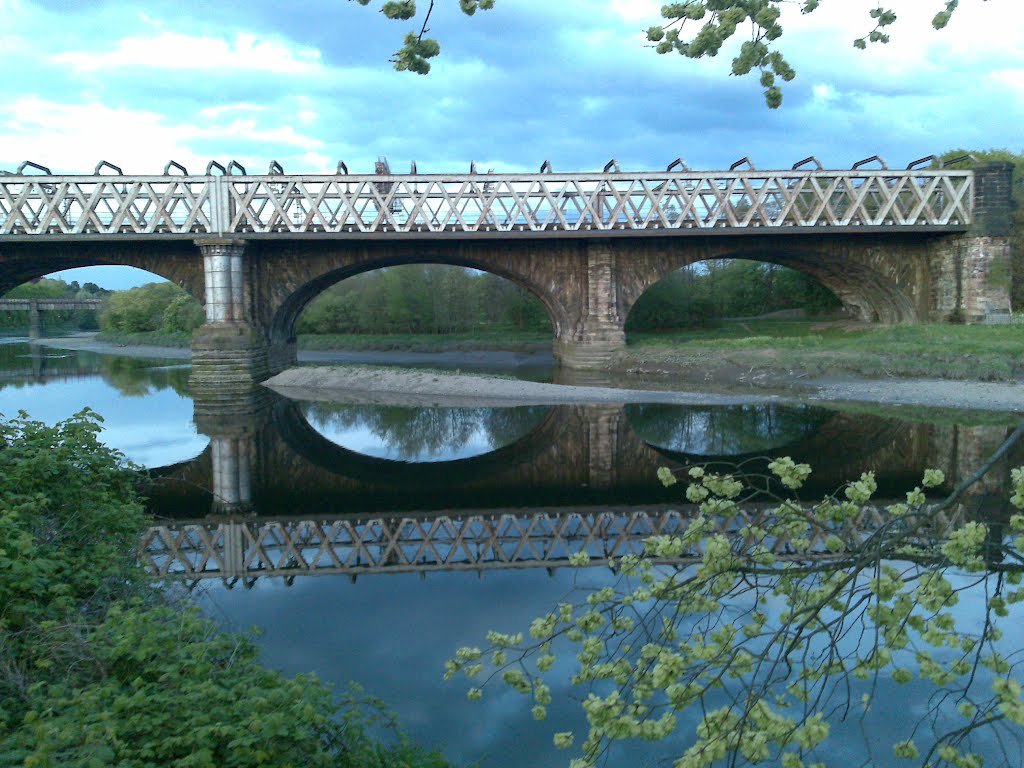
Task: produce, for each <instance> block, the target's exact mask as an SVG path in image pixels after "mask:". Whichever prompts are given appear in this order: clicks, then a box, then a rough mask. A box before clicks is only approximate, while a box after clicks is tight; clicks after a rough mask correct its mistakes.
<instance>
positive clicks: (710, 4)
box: [350, 0, 960, 109]
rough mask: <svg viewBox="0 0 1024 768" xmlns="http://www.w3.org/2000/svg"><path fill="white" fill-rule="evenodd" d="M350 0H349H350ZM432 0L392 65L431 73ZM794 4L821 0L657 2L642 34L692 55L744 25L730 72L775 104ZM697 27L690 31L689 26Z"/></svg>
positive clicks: (395, 11) (709, 51) (804, 7)
mask: <svg viewBox="0 0 1024 768" xmlns="http://www.w3.org/2000/svg"><path fill="white" fill-rule="evenodd" d="M350 1H351V0H350ZM356 2H358V3H359V4H360V5H369V4H370V2H371V0H356ZM435 2H436V0H429V6H428V7H427V12H426V14H425V15H424V16H423V22H422V24H421V26H420V29H419V31H418V32H416V31H411V32H408V33H407V34H406V36H405V39H404V41H403V45H402V47H401V48H399V49H398V51H396V52H395V55H394V56H393V57H392V58H391V61H392V63H393V64H394V65H395V69H397V70H399V71H409V72H415V73H417V74H420V75H425V74H427V73H428V72H430V62H429V61H428V59H432V58H434V57H436V56H437V55H438V54H439V53H440V52H441V46H440V44H439V43H438V41H437V40H436V39H434V38H432V37H427V33H428V32H429V31H430V30H429V27H428V23H429V21H430V15H431V13H432V12H433V10H434V4H435ZM941 2H942V10H940V11H938V12H937V13H936V14H935V16H934V18H933V19H932V26H933V27H934V28H935V29H943V28H945V27H946V26H947V25H948V24H949V21H950V19H951V18H952V16H953V13H954V12H955V11H956V10H957V8H958V7H959V5H960V0H941ZM786 5H795V6H798V7H799V9H800V12H801V13H803V14H808V13H813V12H814V11H816V10H817V9H818V7H819V6H820V5H821V0H683V2H675V3H668V4H666V5H663V6H662V7H661V21H660V22H659V23H657V24H655V25H653V26H651V27H649V28H648V29H647V39H648V40H649V41H650V42H652V43H654V44H655V45H654V46H653V47H654V50H655V51H657V52H658V53H662V54H664V53H670V52H672V51H676V52H677V53H679V54H681V55H683V56H686V57H687V58H691V59H700V58H705V57H708V58H710V57H714V56H717V55H718V53H719V51H721V49H722V46H723V45H724V44H725V43H726V42H727V41H728V40H729V39H731V38H732V37H733V36H735V35H736V34H737V32H738V31H739V30H740V29H741V28H749V31H750V38H749V39H748V40H745V41H744V42H743V43H742V45H741V46H740V50H739V53H738V54H736V56H735V57H734V58H733V60H732V74H734V75H738V76H739V75H748V74H750V73H751V72H753V71H755V70H756V71H757V72H758V79H759V82H760V83H761V86H762V87H763V88H764V98H765V102H766V103H767V105H768V106H769V107H770V108H772V109H776V108H778V107H779V106H780V105H781V104H782V88H781V86H780V82H789V81H791V80H792V79H793V78H794V77H796V71H795V70H794V69H793V68H792V67H791V66H790V64H789V62H788V61H786V58H785V57H784V56H783V54H782V53H781V52H780V51H778V50H776V49H775V47H774V44H775V42H776V41H777V40H778V39H779V38H781V37H782V34H783V27H782V24H781V23H780V18H781V16H782V8H783V7H784V6H786ZM493 7H494V0H459V8H460V9H461V10H462V12H463V13H465V14H466V15H467V16H472V15H473V14H475V13H476V11H477V10H484V11H486V10H490V9H491V8H493ZM380 12H381V13H383V14H384V15H385V16H386V17H387V18H389V19H393V20H397V21H408V20H409V19H413V18H415V17H416V15H417V13H418V9H417V6H416V2H415V0H387V1H386V2H383V3H382V4H381V7H380ZM869 14H870V17H871V19H873V21H874V26H873V27H872V29H871V30H870V31H869V32H868V33H867V34H865V35H863V36H861V37H858V38H856V39H855V40H854V41H853V45H854V46H855V47H856V48H859V49H864V48H867V46H868V44H869V43H888V42H889V39H890V38H889V34H888V32H887V30H888V28H889V27H890V26H892V24H893V23H894V22H895V21H896V18H897V17H896V13H895V12H894V11H893V10H892V9H891V8H888V7H885V6H884V5H883V4H882V3H881V2H879V4H878V5H877V6H876V7H875V8H872V9H871V10H870V12H869ZM693 25H696V31H695V32H694V33H693V34H692V35H689V34H687V33H688V32H689V29H690V27H691V26H693Z"/></svg>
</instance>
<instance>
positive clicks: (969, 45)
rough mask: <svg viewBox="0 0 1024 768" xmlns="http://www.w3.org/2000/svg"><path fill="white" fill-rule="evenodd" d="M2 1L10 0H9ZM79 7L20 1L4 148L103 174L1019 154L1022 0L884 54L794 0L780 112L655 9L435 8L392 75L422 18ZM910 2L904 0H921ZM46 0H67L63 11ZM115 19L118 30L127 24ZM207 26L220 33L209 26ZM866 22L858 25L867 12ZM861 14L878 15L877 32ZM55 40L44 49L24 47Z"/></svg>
mask: <svg viewBox="0 0 1024 768" xmlns="http://www.w3.org/2000/svg"><path fill="white" fill-rule="evenodd" d="M2 1H3V0H0V2H2ZM65 5H66V3H63V2H57V0H41V2H39V3H33V4H23V3H11V2H10V1H9V0H8V2H7V6H9V7H11V8H12V10H11V13H10V18H5V30H4V35H5V37H6V38H8V39H9V42H10V43H11V45H10V46H9V47H5V48H3V49H0V62H2V63H3V64H4V66H5V68H6V70H7V71H8V72H9V74H10V76H9V77H8V78H7V80H6V82H7V84H8V85H7V88H6V90H5V93H4V94H3V95H0V140H2V144H0V147H2V148H0V154H2V155H3V158H0V159H3V160H4V162H6V163H8V164H9V163H11V162H14V163H16V162H18V161H20V160H21V159H24V158H25V157H31V158H32V159H36V160H37V161H38V162H43V163H44V164H47V165H51V166H54V167H62V168H66V169H69V170H77V171H87V170H91V168H92V166H93V165H94V164H95V162H96V161H97V160H98V159H99V157H100V156H103V157H104V158H108V159H110V160H111V162H116V163H117V164H118V165H122V166H124V167H125V168H126V169H129V168H131V169H132V170H137V171H148V172H155V171H159V169H161V168H162V167H163V164H164V163H165V162H166V160H167V159H169V158H170V157H174V158H175V159H176V160H178V161H179V162H184V163H185V164H186V165H188V166H189V168H190V170H191V169H192V168H193V166H194V167H197V168H200V169H202V168H205V165H206V162H207V161H208V160H209V158H211V157H215V158H219V159H222V162H223V161H224V159H226V158H237V159H238V160H239V161H240V162H242V163H243V164H245V165H246V166H247V167H250V166H251V167H254V168H257V169H260V170H262V168H265V167H266V164H267V163H268V162H269V161H270V160H271V159H276V160H278V161H281V162H282V163H283V164H284V165H285V167H286V170H289V171H295V172H299V171H308V172H313V171H316V170H333V168H334V167H335V165H336V163H337V160H339V159H343V160H345V161H346V163H347V164H348V165H349V167H350V168H351V169H352V170H353V171H354V172H368V171H370V170H372V167H373V161H374V160H375V159H376V158H377V156H378V155H381V154H385V155H388V156H389V157H390V159H391V161H392V167H394V168H396V169H404V168H406V167H408V162H409V161H410V160H416V161H417V163H418V166H419V169H420V172H431V171H437V172H443V171H447V170H458V169H463V168H467V167H468V166H469V162H470V161H471V160H475V161H476V162H477V164H478V165H482V166H483V167H495V168H497V169H498V170H504V171H514V170H530V171H533V170H536V168H537V167H539V165H540V163H541V161H543V160H544V159H550V160H551V161H552V162H553V163H554V165H555V167H556V168H557V169H560V170H571V169H581V170H593V169H598V168H600V167H602V166H603V165H604V164H605V162H607V161H608V160H609V159H610V158H612V157H614V158H616V159H618V160H619V162H620V164H622V167H623V168H662V167H664V166H665V165H666V164H667V163H668V162H669V161H671V160H672V159H674V158H675V157H677V156H682V157H683V158H684V159H686V160H687V161H688V162H689V163H690V165H691V166H692V167H695V168H714V167H728V165H729V164H731V163H732V162H734V161H735V160H737V159H738V158H739V157H742V156H744V155H750V156H751V157H752V158H753V159H754V161H755V163H756V164H757V165H758V167H765V168H768V167H788V166H789V165H791V164H792V163H793V162H794V161H795V160H798V159H801V158H803V157H805V156H806V155H808V154H811V153H814V154H818V155H819V156H820V157H821V159H822V161H823V162H824V163H826V165H833V166H838V167H844V166H845V167H848V165H849V164H851V163H852V162H854V161H856V160H858V159H860V158H862V157H865V156H868V155H872V154H876V153H878V154H883V155H885V156H887V157H888V158H889V159H890V160H891V161H892V163H893V164H894V165H895V164H898V163H901V162H903V163H905V162H907V161H909V160H911V159H914V158H916V157H919V156H921V155H922V154H928V153H930V152H933V151H940V150H942V149H944V148H947V147H952V146H979V147H985V146H993V145H994V146H1008V147H1010V148H1014V149H1016V148H1019V146H1018V145H1019V144H1020V138H1019V132H1018V131H1017V128H1016V126H1017V125H1019V124H1020V119H1021V110H1022V109H1024V107H1022V106H1021V105H1022V102H1024V98H1022V95H1024V93H1022V87H1021V81H1022V75H1021V73H1022V72H1024V43H1022V41H1021V40H1019V39H1018V36H1015V33H1014V32H1013V30H1019V29H1020V27H1021V26H1022V25H1024V4H1020V3H1013V2H1008V1H1007V2H990V3H975V4H970V5H968V4H962V7H961V9H960V11H959V12H958V13H957V14H956V16H955V17H954V21H953V25H951V29H949V30H946V31H944V32H941V33H937V32H935V31H934V30H932V29H931V27H930V15H929V14H930V13H931V11H930V10H929V8H928V7H925V6H927V5H929V4H918V6H916V7H912V8H910V10H907V9H902V8H901V9H900V13H901V18H900V21H899V23H898V24H897V25H895V27H894V28H893V30H892V32H893V42H892V43H891V44H890V45H888V46H875V47H873V48H872V49H871V50H869V51H867V52H859V51H856V50H854V49H853V47H852V45H851V40H852V38H853V37H855V36H857V35H859V34H862V33H863V32H864V31H866V29H867V27H869V26H870V19H869V17H868V14H867V11H868V10H869V8H870V7H872V6H873V0H848V2H845V3H826V4H823V5H822V6H821V8H820V9H819V10H818V11H816V12H815V13H813V14H808V15H806V16H805V15H801V14H799V13H791V12H790V11H792V10H793V8H792V7H790V6H786V9H787V14H786V16H785V17H784V21H785V24H786V34H785V35H784V36H783V38H782V39H781V40H780V41H779V43H780V45H781V47H782V50H783V51H784V52H785V53H786V55H787V57H788V58H789V60H790V61H791V63H792V64H793V65H794V66H795V67H796V68H797V70H798V78H797V79H796V80H795V81H793V82H792V83H789V84H786V87H785V88H786V90H785V103H784V106H783V108H782V109H781V110H779V111H776V112H772V111H768V110H767V109H766V108H765V107H764V104H763V100H762V97H761V90H762V89H761V87H760V86H759V85H758V83H757V81H756V79H754V78H736V77H730V76H729V75H728V72H729V64H730V60H731V57H732V55H733V53H734V51H735V49H736V46H737V45H738V44H739V42H740V41H739V40H736V41H734V42H733V43H732V44H730V45H729V46H726V48H724V49H723V51H722V53H721V55H720V56H719V57H718V58H717V59H711V60H705V61H692V60H689V59H686V58H684V57H681V56H679V55H677V54H669V55H665V56H658V55H656V54H655V53H653V52H652V51H651V50H650V48H649V47H648V46H645V45H644V41H643V39H642V34H641V32H640V30H641V29H642V28H644V27H646V26H648V25H649V24H651V23H655V22H657V20H658V16H659V13H658V7H657V5H658V4H657V3H655V2H650V1H649V0H645V2H641V3H637V2H632V1H630V2H626V0H609V2H607V3H594V2H592V0H564V1H563V2H558V3H552V2H550V0H517V2H516V3H514V4H513V3H511V2H505V0H503V2H500V3H498V4H496V6H495V8H494V10H492V11H487V12H483V13H478V14H476V15H475V16H474V17H473V18H467V17H465V16H464V15H463V14H461V13H460V12H459V10H458V8H457V7H456V5H455V4H454V3H440V4H438V5H437V7H436V9H435V12H434V15H433V16H432V17H431V27H432V34H434V35H436V36H437V37H438V38H439V39H440V41H441V45H442V54H441V56H440V57H439V58H438V59H437V60H436V62H435V64H434V67H433V71H432V72H431V74H430V75H429V76H428V77H419V76H415V75H411V74H408V73H396V72H395V71H393V69H392V68H391V65H390V64H389V63H388V61H387V59H388V56H389V55H390V53H391V52H392V51H394V50H395V48H397V47H398V45H399V44H400V41H401V37H402V35H403V34H404V33H405V32H406V31H407V28H408V27H409V26H410V23H396V22H392V21H389V20H387V19H384V18H383V17H382V16H381V14H379V13H375V12H373V9H372V8H365V9H364V8H360V7H357V6H356V4H354V3H353V4H349V3H341V4H339V3H338V2H336V0H309V2H308V3H302V4H300V5H299V6H296V7H294V8H290V9H288V10H287V12H285V11H283V10H282V7H281V6H280V4H278V3H271V2H267V0H246V2H243V1H242V0H223V2H218V3H216V4H207V5H205V6H203V8H202V16H201V18H200V11H199V10H198V9H197V8H198V6H192V5H189V4H187V3H186V4H182V3H181V2H180V0H152V1H151V2H150V3H148V4H147V6H146V10H145V14H144V15H143V14H142V13H140V12H139V11H138V10H137V9H136V8H134V6H131V5H128V4H125V3H123V2H120V0H104V1H103V2H100V3H98V4H97V5H95V6H90V10H89V11H88V12H85V11H84V10H82V9H79V8H78V7H77V6H76V8H75V9H73V12H74V15H73V17H71V18H70V20H69V18H68V17H67V16H62V15H60V14H59V13H58V12H57V11H58V9H61V10H63V11H66V10H67V9H66V8H64V6H65ZM904 5H908V6H909V4H904ZM50 9H52V11H51V10H50ZM115 20H116V22H117V23H113V22H114V21H115ZM200 22H201V23H202V25H203V26H202V27H201V28H202V29H204V30H210V29H216V30H218V32H217V33H216V34H214V33H211V32H202V33H196V32H194V31H192V30H195V29H197V28H199V27H198V24H199V23H200ZM862 22H863V24H862ZM862 26H863V27H864V29H862ZM30 49H31V50H36V51H49V52H52V53H49V54H48V55H43V56H36V57H35V58H31V57H27V56H26V55H25V51H26V50H30Z"/></svg>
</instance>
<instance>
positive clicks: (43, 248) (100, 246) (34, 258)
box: [0, 241, 205, 303]
mask: <svg viewBox="0 0 1024 768" xmlns="http://www.w3.org/2000/svg"><path fill="white" fill-rule="evenodd" d="M110 265H115V266H125V267H136V268H137V269H142V270H145V271H146V272H149V273H151V274H153V275H156V276H158V277H162V278H164V279H166V280H170V281H171V282H173V283H176V284H178V285H179V286H181V287H182V288H184V289H185V290H186V291H188V293H189V294H191V295H192V296H193V297H194V298H196V299H197V300H198V301H199V302H200V303H204V302H205V291H204V285H205V283H204V276H203V260H202V257H201V256H200V255H199V253H198V252H197V250H196V248H195V246H194V245H193V244H192V243H191V242H190V241H188V242H185V241H180V242H173V241H172V242H163V243H146V244H144V245H133V244H131V243H107V242H98V243H88V244H84V245H68V244H62V243H18V244H17V248H14V247H10V246H8V247H0V295H3V294H5V293H7V292H8V291H9V290H11V289H12V288H14V287H15V286H18V285H21V284H22V283H24V282H27V281H29V280H33V279H35V278H37V277H42V276H44V275H48V274H51V273H53V272H60V271H62V270H65V269H74V268H76V267H98V266H110Z"/></svg>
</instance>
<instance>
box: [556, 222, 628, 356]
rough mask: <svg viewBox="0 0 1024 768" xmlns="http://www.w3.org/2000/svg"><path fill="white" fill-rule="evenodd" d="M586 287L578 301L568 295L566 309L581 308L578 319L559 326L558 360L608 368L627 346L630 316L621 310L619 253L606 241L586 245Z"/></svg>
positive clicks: (583, 275)
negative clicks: (617, 261) (618, 273)
mask: <svg viewBox="0 0 1024 768" xmlns="http://www.w3.org/2000/svg"><path fill="white" fill-rule="evenodd" d="M580 284H581V288H582V290H581V291H580V292H579V293H580V296H579V298H578V299H577V300H576V301H573V298H575V297H567V299H568V300H566V301H565V304H566V308H567V309H568V308H570V307H573V306H574V305H575V306H576V307H579V315H578V316H577V318H576V322H574V323H572V324H566V325H563V324H561V323H558V324H557V325H556V328H555V343H554V356H555V362H556V363H557V364H558V365H559V366H561V367H563V368H579V369H587V368H604V367H606V366H607V365H608V363H609V362H611V359H612V357H613V356H614V354H615V353H616V352H618V351H619V350H621V349H624V348H625V346H626V332H625V327H626V319H625V317H624V316H623V314H622V313H620V311H619V280H618V275H617V273H616V252H615V251H614V250H613V249H612V247H611V246H610V245H609V244H608V243H607V242H603V241H597V242H590V243H588V244H587V247H586V263H585V264H583V265H582V270H581V277H580Z"/></svg>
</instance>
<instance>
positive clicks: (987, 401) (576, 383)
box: [41, 335, 1024, 412]
mask: <svg viewBox="0 0 1024 768" xmlns="http://www.w3.org/2000/svg"><path fill="white" fill-rule="evenodd" d="M41 343H42V344H45V345H46V346H52V347H57V348H62V349H76V350H82V351H91V352H99V353H103V354H114V355H122V356H130V357H154V358H171V359H189V357H190V356H191V352H190V351H189V350H187V349H174V348H164V347H119V346H114V345H110V344H104V343H103V342H99V341H96V340H95V338H94V337H93V336H91V335H81V336H71V337H64V338H60V339H44V340H43V341H42V342H41ZM367 354H368V353H346V352H302V353H300V359H301V360H303V361H308V362H317V363H330V364H342V365H346V366H350V365H353V364H359V365H360V366H363V364H365V363H374V364H376V365H387V364H390V365H434V366H438V367H445V368H454V369H460V370H474V369H479V368H485V367H486V368H492V369H498V368H504V369H506V370H509V371H516V370H517V369H518V368H519V367H521V366H530V365H543V363H544V361H545V359H547V360H550V358H549V357H547V358H546V357H545V355H544V353H533V354H526V353H513V352H504V353H483V352H463V353H454V352H452V353H444V354H441V355H427V354H417V353H369V355H370V359H367ZM673 367H674V366H668V365H666V366H665V367H663V368H659V367H657V366H653V370H648V369H646V368H643V367H633V368H632V369H629V375H625V376H623V375H618V376H616V375H614V374H613V373H612V372H601V371H598V372H579V373H577V372H572V375H567V376H565V377H564V378H563V381H564V382H566V383H562V384H540V383H537V382H528V381H519V380H516V379H503V378H495V377H481V376H465V375H458V374H452V373H443V372H438V371H427V372H423V371H419V372H417V371H409V370H400V369H393V368H392V369H388V368H366V367H344V368H323V367H300V368H295V369H291V370H290V371H286V372H285V373H284V374H281V376H284V377H286V378H280V377H275V378H274V379H272V380H271V382H268V383H269V384H270V385H271V386H272V387H273V388H286V387H290V388H293V389H294V388H301V389H303V390H305V396H307V397H313V398H314V399H331V398H332V397H337V393H338V392H344V393H345V396H346V397H351V396H353V395H354V393H357V394H358V393H362V394H364V395H365V396H366V397H378V398H385V397H386V398H390V399H389V400H387V402H398V401H399V400H401V401H402V402H405V403H408V404H414V403H412V401H411V400H410V398H411V397H412V396H413V395H415V396H416V397H419V398H420V399H421V400H420V401H421V402H423V403H427V404H440V403H452V404H453V403H455V402H456V401H459V402H469V401H471V400H472V401H474V402H476V403H478V404H479V403H480V402H481V400H482V399H483V398H489V399H490V401H502V402H505V403H507V402H510V401H514V402H522V403H527V402H532V403H559V402H577V403H580V402H638V401H643V402H675V403H721V404H727V403H737V402H753V401H761V402H764V401H769V400H776V401H781V400H786V401H797V400H800V401H814V400H822V401H835V402H843V401H847V402H869V403H888V404H894V405H919V406H926V407H941V408H971V409H978V410H987V411H1011V412H1024V384H1022V383H1021V382H1020V381H1004V382H981V381H950V380H943V379H933V378H923V379H897V378H889V379H864V378H861V377H858V376H851V375H844V374H842V373H837V372H834V371H829V372H828V373H827V374H826V375H820V376H809V375H806V374H803V373H800V372H795V371H792V370H789V371H787V370H769V369H765V368H754V369H744V368H742V367H741V366H739V365H738V364H737V363H735V362H730V361H728V360H725V361H721V360H715V361H712V360H705V361H704V362H703V363H694V364H692V365H687V366H685V367H684V368H683V369H681V370H677V371H675V372H673V370H672V368H673ZM366 371H375V372H376V373H375V374H374V375H373V376H372V377H369V378H368V374H366V373H365V372H366ZM360 372H362V373H360ZM385 374H387V375H385ZM608 384H611V386H608ZM364 390H365V392H364ZM460 399H461V400H460ZM368 402H369V401H368Z"/></svg>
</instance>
